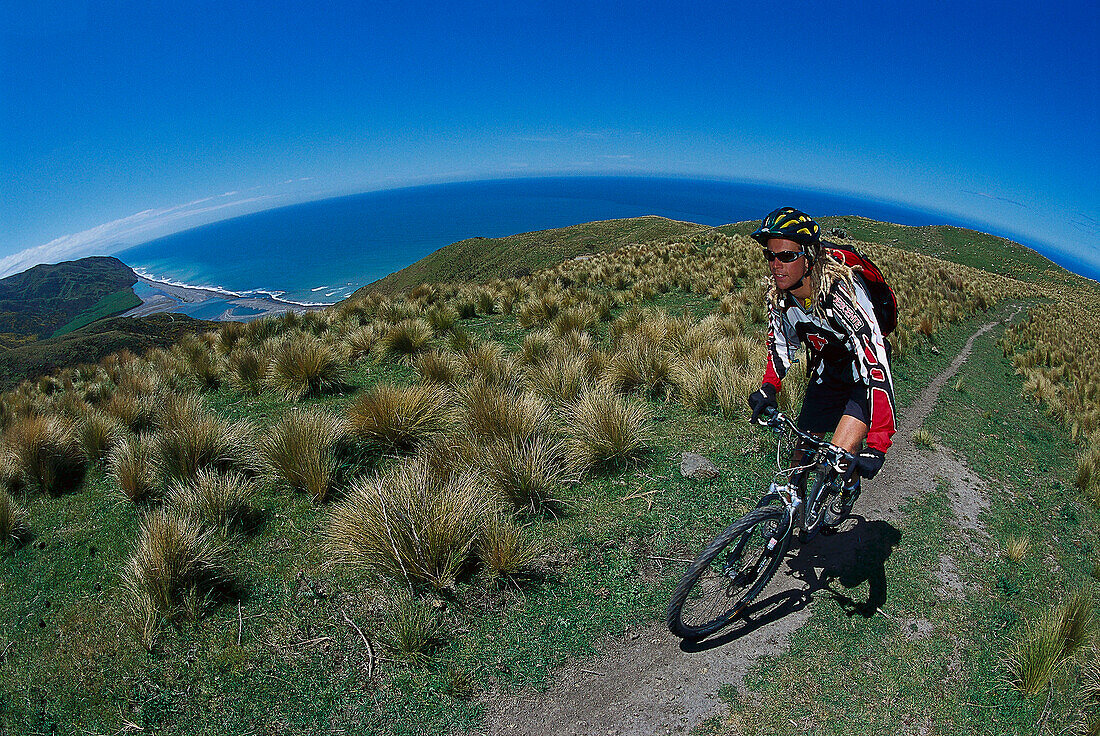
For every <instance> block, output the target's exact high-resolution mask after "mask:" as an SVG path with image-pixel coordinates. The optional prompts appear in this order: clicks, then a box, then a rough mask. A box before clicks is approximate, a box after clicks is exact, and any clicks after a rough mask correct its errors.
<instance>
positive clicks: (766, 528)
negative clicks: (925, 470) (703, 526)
mask: <svg viewBox="0 0 1100 736" xmlns="http://www.w3.org/2000/svg"><path fill="white" fill-rule="evenodd" d="M760 424H761V426H764V427H767V428H769V429H771V430H772V431H774V432H775V433H777V434H779V435H780V441H779V443H778V445H777V447H776V466H777V467H778V468H779V471H778V472H777V473H776V475H775V479H774V480H772V483H771V487H770V488H769V489H768V492H767V493H765V494H764V496H763V497H762V498H761V499H760V501H759V503H757V505H756V508H755V509H753V510H752V511H750V512H748V513H747V514H745V515H744V516H742V517H741V518H740V519H738V520H737V521H736V522H734V523H733V524H732V525H731V526H730V527H729V528H728V529H726V530H725V531H724V532H722V533H721V534H719V535H718V536H717V537H716V538H715V539H714V541H713V542H711V543H710V544H708V545H707V546H706V548H705V549H704V550H703V551H702V552H701V553H700V554H699V556H698V557H697V558H695V561H694V562H692V563H691V566H690V567H689V568H688V570H687V572H686V573H685V574H684V577H683V578H682V579H681V580H680V583H679V585H677V586H676V590H675V591H673V593H672V600H671V601H670V602H669V604H668V628H669V630H670V631H671V632H672V633H673V634H675V635H676V636H678V637H680V638H681V639H691V640H695V639H702V638H704V637H706V636H709V635H711V634H713V633H714V632H716V631H718V630H719V629H721V628H722V627H723V626H726V625H727V624H728V623H730V622H731V621H733V620H734V619H735V618H737V617H738V616H740V615H742V614H743V613H745V611H746V610H747V609H748V607H749V605H750V604H751V603H752V601H753V600H754V599H755V598H756V596H758V595H759V594H760V592H761V591H762V590H764V587H765V586H766V585H767V584H768V582H769V581H770V580H771V579H772V577H773V576H774V575H775V573H776V570H778V569H779V565H780V563H782V562H783V556H784V555H785V554H786V552H787V548H788V547H789V546H790V543H791V538H792V537H793V536H794V535H795V534H796V533H797V534H798V536H799V539H800V541H801V542H802V543H805V542H807V541H809V540H810V539H812V538H813V537H814V536H815V535H817V534H818V533H819V532H821V531H822V530H823V529H826V528H829V529H835V527H836V525H837V524H839V523H840V522H841V521H843V520H844V518H845V517H846V516H847V515H848V514H849V513H850V512H851V510H852V505H853V504H854V503H855V500H856V497H857V496H858V495H859V491H858V488H859V487H858V485H857V486H856V489H855V490H854V492H851V491H850V492H848V493H845V491H844V470H845V468H847V467H850V464H851V463H852V462H854V458H853V457H852V455H851V454H850V453H848V451H846V450H844V449H843V448H840V447H837V446H836V445H833V444H831V443H829V442H826V441H825V440H823V439H820V438H818V437H814V436H813V435H811V434H808V433H806V432H803V431H802V430H800V429H799V428H798V427H796V426H795V423H794V422H793V421H792V420H791V419H789V418H788V417H787V416H785V415H784V414H782V413H780V412H776V413H774V414H772V415H771V416H766V417H764V418H762V420H761V421H760ZM785 434H786V436H787V437H788V438H793V443H794V444H795V448H794V449H797V450H799V451H801V455H800V457H799V459H798V464H797V465H792V466H791V467H786V468H784V467H783V463H782V462H781V458H782V451H783V444H784V443H783V437H784V435H785ZM796 454H797V453H793V452H792V456H794V455H796Z"/></svg>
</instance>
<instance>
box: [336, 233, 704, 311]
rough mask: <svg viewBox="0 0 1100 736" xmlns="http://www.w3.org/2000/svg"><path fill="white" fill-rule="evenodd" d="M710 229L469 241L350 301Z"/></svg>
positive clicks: (522, 269) (439, 252)
mask: <svg viewBox="0 0 1100 736" xmlns="http://www.w3.org/2000/svg"><path fill="white" fill-rule="evenodd" d="M708 229H709V228H707V227H705V226H703V225H696V224H694V223H690V222H678V221H676V220H669V219H667V218H664V217H657V216H650V217H635V218H630V219H624V220H601V221H598V222H588V223H584V224H581V225H571V226H569V227H563V228H559V229H557V230H541V231H538V232H531V233H520V234H518V235H509V236H507V237H503V238H469V239H467V240H460V241H458V242H457V243H451V244H450V245H447V246H444V247H443V248H440V249H439V250H437V251H435V252H434V253H431V254H430V255H427V256H425V257H424V258H422V259H420V260H419V261H417V262H416V263H414V264H412V265H411V266H407V267H405V268H403V269H401V270H400V271H397V272H395V273H392V274H390V275H389V276H386V277H385V278H382V279H379V280H378V281H376V282H374V283H373V284H369V285H368V286H365V287H363V288H362V289H360V290H359V291H357V292H355V294H353V295H352V298H355V297H356V296H362V295H365V294H367V293H369V292H371V291H378V292H381V293H383V294H394V293H397V292H399V291H403V290H406V289H412V288H413V287H415V286H417V285H419V284H423V283H428V284H434V283H443V282H447V281H483V280H486V279H490V278H510V277H512V276H515V275H516V274H517V272H523V273H530V272H532V271H537V270H538V269H540V268H545V267H547V266H550V265H553V264H555V263H559V262H561V261H564V260H566V259H567V258H573V257H575V256H578V255H584V254H590V253H597V252H602V251H608V250H614V249H615V248H618V247H620V246H623V245H627V244H628V243H648V242H652V241H656V240H666V239H671V238H684V237H686V236H688V235H691V234H694V233H699V232H703V231H706V230H708Z"/></svg>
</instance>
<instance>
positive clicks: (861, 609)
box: [680, 515, 901, 652]
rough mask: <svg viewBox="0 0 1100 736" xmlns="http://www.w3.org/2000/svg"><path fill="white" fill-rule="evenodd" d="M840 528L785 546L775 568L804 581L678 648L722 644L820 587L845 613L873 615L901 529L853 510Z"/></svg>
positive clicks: (800, 603)
mask: <svg viewBox="0 0 1100 736" xmlns="http://www.w3.org/2000/svg"><path fill="white" fill-rule="evenodd" d="M841 529H842V531H839V532H837V533H836V534H832V535H828V536H826V535H822V534H819V535H817V537H815V538H814V539H813V540H812V541H811V542H809V543H808V544H806V545H801V546H800V545H798V544H797V543H796V544H794V545H792V549H790V550H788V551H787V555H786V570H785V571H783V570H781V573H782V572H786V575H787V576H791V577H794V578H796V579H798V580H800V581H801V582H802V583H803V584H804V585H802V586H799V587H797V588H793V589H792V588H788V589H786V590H783V591H780V592H775V593H771V594H768V593H767V592H765V595H764V596H762V597H761V598H760V599H759V600H757V601H756V602H754V603H753V604H752V605H750V606H749V607H748V610H747V611H746V613H745V615H743V616H741V617H739V618H738V619H737V620H735V621H734V622H733V623H731V624H730V626H729V628H727V629H725V630H724V631H723V632H721V633H720V634H719V635H718V636H715V637H713V638H706V639H703V640H700V641H690V640H687V639H685V640H683V641H682V642H681V643H680V649H682V650H683V651H685V652H698V651H702V650H705V649H713V648H715V647H720V646H722V645H724V644H728V643H729V642H731V641H733V640H735V639H740V638H741V637H743V636H745V635H746V634H749V633H751V632H753V631H755V630H757V629H759V628H761V627H764V626H767V625H768V624H770V623H772V622H773V621H778V620H779V619H782V618H783V617H785V616H788V615H790V614H791V613H794V612H795V611H798V610H801V609H803V608H805V607H806V606H808V605H809V604H810V602H811V601H812V600H813V598H814V594H815V593H818V592H820V591H823V590H824V591H827V592H828V593H829V595H831V596H832V597H833V598H834V599H835V600H837V601H838V602H839V603H840V604H841V606H843V607H844V609H845V610H846V611H847V612H848V615H850V616H855V615H862V616H867V617H870V616H873V615H874V614H875V611H877V610H878V609H879V608H881V607H882V605H883V604H884V603H885V602H886V560H887V559H889V557H890V554H891V553H892V552H893V551H894V548H895V547H897V546H898V544H900V543H901V532H900V531H898V529H897V528H896V527H894V526H893V525H891V524H888V523H887V522H885V521H867V519H865V518H863V517H862V516H854V515H853V516H849V517H848V519H847V520H846V521H845V522H844V523H843V525H842V526H841ZM779 577H780V576H779V575H777V576H776V578H779ZM862 583H867V587H868V590H867V600H866V601H857V600H856V599H855V598H853V596H852V595H850V594H849V592H848V591H852V590H853V589H855V588H857V587H859V586H860V585H861V584H862ZM773 585H774V581H773ZM861 597H862V596H861Z"/></svg>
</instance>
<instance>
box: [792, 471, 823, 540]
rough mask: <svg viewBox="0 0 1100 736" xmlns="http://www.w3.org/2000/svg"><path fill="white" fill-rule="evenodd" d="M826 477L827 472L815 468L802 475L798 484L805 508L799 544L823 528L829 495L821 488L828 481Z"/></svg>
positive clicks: (814, 535)
mask: <svg viewBox="0 0 1100 736" xmlns="http://www.w3.org/2000/svg"><path fill="white" fill-rule="evenodd" d="M828 475H829V474H828V472H827V471H823V470H821V469H820V468H816V467H815V468H813V469H811V470H808V471H806V472H805V473H803V474H802V478H801V483H800V485H801V486H802V487H801V488H799V489H798V491H799V492H800V493H801V494H802V499H803V503H804V504H805V506H804V511H803V513H802V528H801V529H799V530H798V541H799V543H800V544H806V543H807V542H809V541H810V540H811V539H813V538H814V537H816V536H817V534H818V532H820V531H821V527H822V526H824V522H825V517H826V515H827V514H826V512H827V509H828V506H829V501H830V495H829V494H828V493H826V492H825V489H824V488H823V487H822V486H824V485H825V483H826V482H827V481H828ZM811 481H812V482H811Z"/></svg>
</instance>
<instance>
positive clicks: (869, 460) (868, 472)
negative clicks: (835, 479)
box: [844, 447, 886, 481]
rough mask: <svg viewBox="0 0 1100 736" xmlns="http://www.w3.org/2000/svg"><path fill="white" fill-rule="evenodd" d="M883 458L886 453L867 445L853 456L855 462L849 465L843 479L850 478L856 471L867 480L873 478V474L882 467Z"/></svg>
mask: <svg viewBox="0 0 1100 736" xmlns="http://www.w3.org/2000/svg"><path fill="white" fill-rule="evenodd" d="M885 458H886V453H884V452H883V451H882V450H876V449H874V448H873V447H868V448H867V449H865V450H863V451H862V452H861V453H859V454H858V455H855V456H854V459H855V462H854V463H852V464H851V466H849V468H848V472H847V473H845V475H844V480H845V481H848V480H851V479H852V477H853V476H854V475H855V474H856V473H859V474H860V475H861V476H863V477H864V478H866V479H867V480H870V479H871V478H874V477H875V475H877V474H878V471H879V470H881V469H882V461H883V460H884V459H885Z"/></svg>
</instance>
